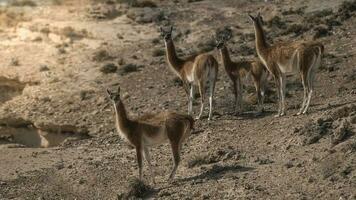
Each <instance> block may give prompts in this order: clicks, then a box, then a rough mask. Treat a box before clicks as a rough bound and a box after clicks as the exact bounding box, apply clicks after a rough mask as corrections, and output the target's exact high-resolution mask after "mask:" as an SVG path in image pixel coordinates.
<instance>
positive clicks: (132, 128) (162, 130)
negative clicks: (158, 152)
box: [107, 87, 194, 183]
mask: <svg viewBox="0 0 356 200" xmlns="http://www.w3.org/2000/svg"><path fill="white" fill-rule="evenodd" d="M107 94H108V97H109V98H110V100H111V102H112V104H113V106H114V111H115V124H116V129H117V131H118V133H119V135H120V136H121V137H122V138H123V139H124V140H126V141H127V142H128V143H129V144H130V145H131V146H133V147H134V148H135V149H136V156H137V162H138V168H139V178H140V180H142V168H143V164H142V155H143V154H144V157H145V159H146V160H147V163H148V167H149V170H150V172H151V175H152V180H153V182H154V183H155V174H154V171H153V168H152V165H151V159H150V155H149V147H151V146H155V145H159V144H162V143H164V142H166V141H167V140H168V141H169V143H170V145H171V149H172V153H173V162H174V165H173V169H172V171H171V174H170V176H169V180H172V179H173V178H174V176H175V173H176V171H177V168H178V165H179V162H180V150H181V147H182V144H183V142H184V141H185V140H186V139H187V138H188V137H189V135H190V133H191V130H192V129H193V126H194V120H193V118H192V117H191V116H189V115H183V114H178V113H174V112H162V113H158V114H148V115H144V116H142V117H141V118H138V119H136V120H133V119H130V118H129V117H128V115H127V113H126V109H125V106H124V104H123V102H122V101H121V98H120V87H118V89H117V92H116V93H115V92H111V91H110V90H108V89H107Z"/></svg>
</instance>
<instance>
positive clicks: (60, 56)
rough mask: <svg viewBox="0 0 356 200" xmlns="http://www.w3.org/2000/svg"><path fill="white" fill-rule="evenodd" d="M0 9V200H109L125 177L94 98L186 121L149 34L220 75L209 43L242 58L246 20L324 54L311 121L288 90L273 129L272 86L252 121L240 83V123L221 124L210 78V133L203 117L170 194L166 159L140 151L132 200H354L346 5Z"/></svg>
mask: <svg viewBox="0 0 356 200" xmlns="http://www.w3.org/2000/svg"><path fill="white" fill-rule="evenodd" d="M8 2H10V3H8V4H6V1H2V4H1V5H3V6H2V7H1V8H0V21H1V23H0V40H1V41H2V42H1V45H0V53H1V55H2V59H0V74H1V76H0V91H1V93H2V96H1V97H0V161H1V162H0V199H117V198H120V196H121V195H122V194H124V193H125V192H127V191H128V187H129V183H128V182H129V181H128V180H130V179H132V178H134V177H137V176H138V174H137V173H138V172H137V164H136V159H135V152H134V150H133V149H131V148H130V147H129V146H128V145H127V144H126V143H125V142H124V141H123V140H122V139H121V138H120V137H119V136H118V134H117V133H116V130H115V128H114V120H113V109H112V107H111V105H110V102H109V100H108V99H107V98H106V96H105V88H115V87H116V86H117V85H120V86H121V90H122V92H123V96H124V103H125V105H126V107H127V110H128V113H129V115H130V116H131V117H136V116H138V115H141V114H143V113H147V112H158V111H163V110H175V111H179V112H186V110H187V102H186V96H185V93H184V90H183V88H182V87H180V86H179V84H178V83H177V81H176V79H175V75H174V73H172V72H171V71H170V70H169V68H168V66H167V62H166V59H165V53H164V51H163V50H164V43H163V40H162V38H160V36H159V34H160V33H159V27H161V26H163V27H164V26H168V25H170V24H172V25H174V34H173V35H174V37H175V42H176V43H175V44H176V47H177V48H178V52H179V55H181V56H186V55H189V54H192V53H194V52H199V51H207V50H209V51H211V52H212V53H213V54H214V55H215V56H216V57H217V59H218V60H219V63H221V61H220V57H219V56H218V55H219V54H218V52H217V51H216V50H215V49H214V48H213V47H214V46H213V43H212V35H214V34H215V31H216V30H218V29H222V28H224V27H225V26H228V27H230V28H231V29H232V31H233V38H232V39H231V42H229V45H228V47H229V49H230V50H231V52H232V53H231V55H232V58H233V59H234V60H238V59H243V58H253V57H254V56H255V47H254V34H253V33H254V32H253V27H252V23H251V22H250V21H249V18H248V17H247V13H257V12H258V11H260V12H261V14H262V15H263V17H264V21H265V22H266V25H265V28H266V31H267V33H268V38H269V39H270V40H272V41H274V42H277V41H294V40H302V39H304V40H318V41H320V42H322V43H323V44H324V45H325V55H324V58H323V63H322V66H321V67H320V69H319V70H318V72H317V76H316V91H315V93H314V96H313V99H312V104H311V108H310V112H309V114H307V115H303V116H294V115H293V114H295V113H296V112H297V110H298V108H299V106H300V104H301V100H302V93H303V88H302V85H301V83H300V79H299V77H289V78H288V84H287V88H288V93H287V107H288V110H287V116H285V117H281V118H274V117H273V115H274V114H275V113H276V109H277V105H276V94H275V92H274V91H275V89H274V84H273V82H272V81H271V82H270V84H269V86H270V92H269V95H268V98H267V99H268V101H267V102H266V104H265V110H266V112H265V113H264V114H262V115H260V116H257V115H256V114H255V112H254V111H255V110H256V105H255V101H254V99H255V98H254V94H253V86H252V85H251V84H250V81H247V86H246V87H245V89H246V90H245V91H246V92H245V93H244V96H245V102H244V111H245V112H244V113H243V114H242V115H240V116H234V115H232V114H231V113H232V110H233V101H234V99H233V95H232V93H231V82H230V80H229V79H228V77H227V75H226V72H225V71H224V68H223V66H221V65H220V66H219V79H218V82H217V92H216V102H215V107H214V110H215V112H214V118H213V120H212V121H211V122H208V120H207V111H206V113H205V115H204V117H203V119H202V120H200V121H197V122H196V129H197V131H196V132H195V134H193V135H192V136H191V137H190V138H189V140H188V141H187V142H186V144H185V145H184V147H183V152H182V163H181V165H180V166H179V168H178V171H177V175H176V180H175V181H174V182H172V183H169V182H167V181H166V179H167V177H168V174H169V171H170V169H171V166H172V161H171V152H170V148H169V147H168V145H167V144H164V145H160V146H158V147H156V148H152V150H151V154H152V160H153V164H154V166H155V170H156V174H157V177H156V181H157V183H156V185H153V184H152V183H151V181H150V174H149V171H148V169H147V165H146V168H145V170H144V177H145V183H146V184H147V185H150V186H151V187H152V190H150V191H149V192H147V193H145V194H143V198H153V199H345V200H346V199H356V190H355V188H356V170H355V169H356V156H355V155H356V136H355V132H356V126H355V123H356V95H355V94H356V67H355V62H356V56H355V55H356V40H355V38H356V26H355V24H356V8H355V4H356V2H355V1H350V2H352V3H349V4H345V3H343V2H344V1H341V0H337V1H335V0H325V1H323V3H320V1H316V0H305V1H295V0H279V1H268V2H265V1H262V0H261V1H256V0H238V1H234V0H222V1H219V3H216V1H213V0H203V1H186V0H182V1H153V3H154V4H155V5H156V6H157V7H152V8H151V7H147V6H149V5H151V4H142V3H141V4H140V2H141V1H139V2H138V3H137V4H132V5H129V4H127V3H125V2H126V1H123V0H122V1H117V2H121V3H116V1H88V0H81V1H74V0H65V1H60V0H51V1H50V0H47V1H44V0H42V1H33V3H34V4H35V5H32V4H31V3H28V2H31V1H25V2H27V3H23V2H22V3H21V1H17V2H20V3H18V4H16V3H14V2H15V1H8ZM11 2H12V3H11ZM23 4H25V5H23ZM140 5H142V6H143V5H145V6H146V7H142V6H141V7H139V6H140ZM194 109H195V112H196V113H197V112H198V109H199V104H196V105H195V107H194ZM45 147H47V148H45ZM145 164H146V163H145Z"/></svg>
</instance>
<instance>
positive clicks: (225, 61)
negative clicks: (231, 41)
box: [220, 45, 232, 69]
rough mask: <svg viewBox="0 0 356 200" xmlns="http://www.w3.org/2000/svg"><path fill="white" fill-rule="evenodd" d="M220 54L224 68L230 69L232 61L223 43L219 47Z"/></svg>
mask: <svg viewBox="0 0 356 200" xmlns="http://www.w3.org/2000/svg"><path fill="white" fill-rule="evenodd" d="M220 55H221V60H222V62H223V65H224V67H225V69H230V66H231V64H232V61H231V58H230V53H229V50H228V49H227V47H226V46H225V45H224V46H223V47H222V48H221V49H220Z"/></svg>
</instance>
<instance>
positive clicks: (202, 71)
mask: <svg viewBox="0 0 356 200" xmlns="http://www.w3.org/2000/svg"><path fill="white" fill-rule="evenodd" d="M172 30H173V27H170V29H169V30H168V31H165V30H163V29H162V28H161V35H162V36H163V38H164V41H165V46H166V55H167V60H168V64H169V66H170V68H171V69H172V70H173V72H174V73H175V74H176V75H177V76H178V77H179V78H180V79H181V80H182V82H183V87H184V89H185V91H186V93H187V94H188V95H189V99H188V114H189V115H191V114H192V112H193V101H194V85H198V88H199V93H200V97H201V106H200V113H199V115H198V117H197V118H196V119H200V118H201V116H202V114H203V111H204V101H205V93H206V89H207V87H208V88H209V118H208V119H209V120H211V118H212V111H213V95H214V90H215V83H216V80H217V76H218V62H217V61H216V59H215V58H214V56H212V55H211V54H207V53H203V54H198V55H193V56H190V57H188V58H185V59H182V58H179V57H178V56H177V53H176V49H175V46H174V42H173V39H172Z"/></svg>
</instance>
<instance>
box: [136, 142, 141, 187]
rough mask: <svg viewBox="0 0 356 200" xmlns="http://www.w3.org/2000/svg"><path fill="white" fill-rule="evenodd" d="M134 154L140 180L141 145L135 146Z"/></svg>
mask: <svg viewBox="0 0 356 200" xmlns="http://www.w3.org/2000/svg"><path fill="white" fill-rule="evenodd" d="M136 156H137V164H138V175H139V178H140V180H142V148H141V146H136Z"/></svg>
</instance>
